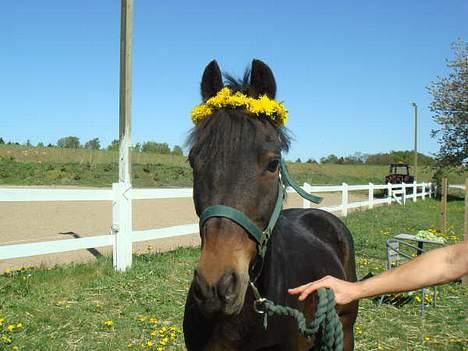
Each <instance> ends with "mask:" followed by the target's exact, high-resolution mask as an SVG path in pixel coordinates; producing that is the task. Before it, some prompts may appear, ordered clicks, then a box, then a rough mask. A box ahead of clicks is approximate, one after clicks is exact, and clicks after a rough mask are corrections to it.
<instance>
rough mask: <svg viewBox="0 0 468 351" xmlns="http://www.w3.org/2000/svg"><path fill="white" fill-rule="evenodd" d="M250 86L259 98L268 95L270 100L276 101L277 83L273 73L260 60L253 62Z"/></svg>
mask: <svg viewBox="0 0 468 351" xmlns="http://www.w3.org/2000/svg"><path fill="white" fill-rule="evenodd" d="M250 85H251V87H252V88H253V90H254V91H255V93H256V94H257V96H260V95H266V96H268V97H269V98H270V99H274V98H275V96H276V82H275V77H274V76H273V72H272V71H271V69H270V67H268V66H267V65H266V64H265V63H263V62H262V61H260V60H256V59H254V60H253V61H252V70H251V73H250Z"/></svg>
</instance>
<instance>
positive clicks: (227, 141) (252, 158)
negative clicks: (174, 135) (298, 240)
mask: <svg viewBox="0 0 468 351" xmlns="http://www.w3.org/2000/svg"><path fill="white" fill-rule="evenodd" d="M227 86H228V87H229V88H230V89H231V91H234V92H235V91H239V92H242V93H243V94H245V95H246V96H247V97H251V98H255V99H257V98H261V97H262V96H266V97H268V98H270V99H274V97H275V94H276V83H275V79H274V77H273V73H272V72H271V70H270V68H269V67H268V66H267V65H265V64H264V63H263V62H261V61H259V60H253V62H252V67H251V69H250V71H248V72H247V73H246V74H245V76H244V79H243V80H242V81H236V80H234V79H232V78H231V77H229V76H228V77H227ZM223 88H224V84H223V79H222V75H221V71H220V69H219V66H218V64H217V63H216V61H212V62H211V63H210V64H209V65H208V66H207V67H206V68H205V71H204V73H203V78H202V82H201V95H202V98H203V101H204V102H207V101H208V100H209V99H210V98H213V97H215V96H217V94H218V93H219V92H220V91H221V90H222V89H223ZM188 144H189V146H190V155H189V161H190V165H191V166H192V168H193V181H194V183H193V190H194V195H193V199H194V203H195V209H196V212H197V214H198V215H199V216H200V215H201V214H202V212H203V211H204V210H205V209H206V208H207V207H209V206H213V205H225V206H229V207H232V208H235V209H237V210H239V211H241V212H242V213H244V214H245V215H246V216H247V217H248V218H249V219H250V220H251V221H252V222H253V223H254V224H256V225H257V227H258V228H260V229H263V228H265V227H266V225H267V223H268V221H269V219H270V216H271V214H272V212H273V208H274V206H275V202H276V200H277V196H278V182H279V174H278V173H279V162H280V159H281V151H282V150H285V149H287V148H288V145H289V141H288V138H287V135H286V133H285V129H284V128H283V126H282V125H281V124H279V123H275V122H274V121H272V119H271V118H270V117H268V116H267V115H266V114H265V115H262V114H260V115H258V114H257V115H255V116H253V115H252V114H250V113H249V112H246V111H244V110H242V109H241V108H235V107H232V106H230V107H225V108H223V107H222V108H219V109H215V110H213V111H212V113H211V112H210V115H209V116H208V117H206V118H204V119H203V120H201V121H200V122H199V123H198V124H197V125H196V126H195V127H194V128H193V130H192V132H191V135H190V137H189V141H188ZM200 235H201V241H202V246H201V250H202V252H201V258H200V261H199V263H198V266H197V268H196V270H195V274H194V281H193V294H194V297H195V299H196V301H197V302H198V304H199V306H200V308H201V309H202V310H203V311H204V312H206V313H215V312H216V313H222V314H225V315H232V314H237V313H239V312H240V310H241V308H242V306H243V304H244V297H245V293H246V290H247V287H248V283H249V268H250V266H251V265H252V263H253V261H254V259H255V257H256V255H257V246H256V242H255V241H254V240H253V239H252V237H251V236H250V235H249V234H248V233H247V232H246V231H245V230H244V229H243V228H242V227H241V226H239V225H238V224H236V223H235V222H233V221H231V220H230V219H227V218H223V217H212V218H209V219H208V220H207V221H205V222H204V223H202V225H201V227H200Z"/></svg>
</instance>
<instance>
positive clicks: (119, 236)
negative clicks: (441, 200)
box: [0, 183, 432, 270]
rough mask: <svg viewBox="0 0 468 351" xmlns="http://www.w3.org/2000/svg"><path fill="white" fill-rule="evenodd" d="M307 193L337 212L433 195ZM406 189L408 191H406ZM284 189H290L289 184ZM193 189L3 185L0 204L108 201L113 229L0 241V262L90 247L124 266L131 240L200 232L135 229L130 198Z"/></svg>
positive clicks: (423, 191) (421, 187)
mask: <svg viewBox="0 0 468 351" xmlns="http://www.w3.org/2000/svg"><path fill="white" fill-rule="evenodd" d="M302 188H303V189H304V190H305V191H307V192H311V193H327V192H341V204H339V205H336V206H330V207H321V209H323V210H325V211H328V212H338V213H339V214H340V215H341V216H347V214H348V210H349V209H353V208H369V209H371V208H373V207H374V206H375V205H378V204H391V203H393V202H397V203H399V204H402V205H404V204H405V203H406V201H407V200H409V199H412V200H413V201H416V199H417V198H418V197H421V198H422V199H423V200H424V199H425V198H426V196H429V197H431V196H432V184H431V183H419V184H416V183H412V184H404V183H403V184H393V185H392V184H372V183H369V184H367V185H348V184H346V183H343V184H342V185H324V186H313V185H310V184H308V183H304V185H303V187H302ZM407 189H411V192H410V193H408V192H407ZM375 190H384V191H385V197H383V198H376V197H375V194H374V192H375ZM352 191H366V192H368V200H367V201H354V202H349V196H348V195H349V192H352ZM287 192H294V190H293V189H291V188H288V189H287ZM192 193H193V191H192V189H191V188H179V189H133V188H132V187H131V186H130V185H129V184H126V183H116V184H113V186H112V189H99V190H96V189H47V188H32V189H17V188H1V187H0V202H12V201H23V202H31V201H112V229H111V230H110V231H109V233H107V234H104V235H98V236H92V237H86V238H76V239H66V240H53V241H45V242H34V243H22V244H8V245H0V260H6V259H12V258H21V257H30V256H36V255H45V254H52V253H61V252H68V251H74V250H81V249H91V248H97V247H104V246H112V252H113V261H114V266H115V268H116V269H117V270H125V269H126V268H128V267H129V266H130V265H131V254H132V244H133V243H134V242H141V241H148V240H154V239H162V238H168V237H176V236H181V235H187V234H192V233H196V232H198V224H183V225H177V226H172V227H165V228H159V229H151V230H141V231H135V230H133V228H132V222H131V221H132V200H142V199H169V198H170V199H173V198H191V197H192ZM309 207H310V203H309V201H307V200H304V201H303V208H309Z"/></svg>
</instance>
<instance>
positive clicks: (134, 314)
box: [0, 200, 468, 351]
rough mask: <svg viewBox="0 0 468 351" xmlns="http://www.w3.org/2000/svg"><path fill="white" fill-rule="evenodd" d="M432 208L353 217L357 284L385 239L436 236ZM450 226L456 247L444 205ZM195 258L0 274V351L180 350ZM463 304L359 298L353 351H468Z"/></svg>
mask: <svg viewBox="0 0 468 351" xmlns="http://www.w3.org/2000/svg"><path fill="white" fill-rule="evenodd" d="M438 209H439V207H438V202H436V201H434V200H426V201H418V202H416V203H412V202H411V203H408V204H407V206H406V207H401V206H397V205H394V206H392V207H379V208H376V209H374V210H372V211H361V212H353V213H352V214H350V215H349V216H348V217H347V219H346V223H347V225H348V226H349V228H350V229H351V231H352V233H353V236H354V240H355V249H356V255H357V267H358V275H359V277H363V276H364V275H366V274H367V273H368V272H370V271H371V272H373V273H376V272H379V271H382V270H383V268H384V256H385V245H384V243H385V239H386V238H388V237H389V236H391V235H393V234H395V233H398V232H409V233H414V232H416V231H418V230H421V229H428V228H437V224H438V223H439V211H438ZM448 220H449V224H450V230H449V233H447V234H445V236H446V237H448V238H449V239H451V240H452V241H453V240H460V239H461V238H462V231H463V201H450V202H449V219H448ZM198 256H199V251H198V250H197V249H178V250H176V251H173V252H168V253H164V254H155V253H148V254H145V255H140V256H136V257H135V258H134V265H133V267H132V268H131V269H130V270H129V271H128V272H126V273H116V272H114V271H113V270H112V264H111V261H110V259H108V258H101V259H98V260H97V261H96V262H95V263H91V264H79V265H68V266H63V267H56V268H53V269H45V268H36V269H23V270H21V271H19V272H7V273H6V274H4V275H2V276H0V350H15V349H16V350H38V351H39V350H109V351H110V350H113V351H114V350H132V349H138V350H144V349H146V350H184V347H183V346H182V345H183V336H182V335H181V334H180V329H181V321H182V316H183V305H184V301H185V296H186V292H187V288H188V286H189V282H190V280H191V275H192V272H193V267H194V266H195V264H196V262H197V259H198ZM428 269H430V267H428ZM467 305H468V289H467V288H462V287H461V286H460V284H459V283H452V284H448V285H444V286H442V287H440V289H439V300H438V306H437V307H436V308H433V307H430V306H429V307H427V310H426V316H425V317H424V318H421V317H420V316H419V305H418V303H417V302H411V303H409V304H407V305H404V306H403V307H401V308H395V307H393V306H390V305H383V306H377V305H376V304H375V303H374V302H373V301H372V300H363V301H361V304H360V311H359V317H358V321H357V324H356V327H355V334H356V349H357V350H362V351H368V350H467V348H468V337H467V336H468V327H467V326H468V323H467V320H466V318H467V315H466V306H467ZM171 328H172V329H171ZM10 341H11V342H10ZM162 344H165V345H162ZM157 347H160V348H159V349H158V348H157Z"/></svg>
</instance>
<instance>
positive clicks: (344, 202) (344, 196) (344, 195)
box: [341, 183, 348, 217]
mask: <svg viewBox="0 0 468 351" xmlns="http://www.w3.org/2000/svg"><path fill="white" fill-rule="evenodd" d="M342 186H343V188H342V190H341V215H342V216H343V217H346V216H347V215H348V184H346V183H343V184H342Z"/></svg>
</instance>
